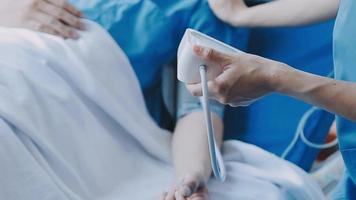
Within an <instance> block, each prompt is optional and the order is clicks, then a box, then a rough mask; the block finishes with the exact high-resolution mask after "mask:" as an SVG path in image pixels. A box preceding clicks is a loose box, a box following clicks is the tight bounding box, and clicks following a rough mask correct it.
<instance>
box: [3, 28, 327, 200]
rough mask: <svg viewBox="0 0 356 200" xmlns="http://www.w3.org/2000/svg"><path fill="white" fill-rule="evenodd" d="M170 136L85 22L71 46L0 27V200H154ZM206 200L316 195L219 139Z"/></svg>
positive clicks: (168, 170) (291, 175)
mask: <svg viewBox="0 0 356 200" xmlns="http://www.w3.org/2000/svg"><path fill="white" fill-rule="evenodd" d="M170 139H171V134H170V133H168V132H166V131H164V130H162V129H160V128H159V127H157V126H156V125H155V123H154V122H153V121H152V120H151V118H150V117H149V115H148V113H147V111H146V108H145V104H144V100H143V97H142V94H141V91H140V88H139V84H138V81H137V79H136V77H135V75H134V72H133V70H132V69H131V66H130V63H129V61H128V59H127V58H126V56H125V54H124V53H123V52H122V50H121V49H120V48H118V47H117V46H116V44H115V43H114V41H113V40H112V39H111V37H110V36H109V35H108V33H106V32H105V31H104V30H103V29H101V28H100V27H99V26H98V25H96V24H94V23H92V22H88V31H86V32H84V33H81V39H80V40H79V41H72V40H63V39H60V38H56V37H53V36H49V35H47V34H40V33H35V32H31V31H26V30H21V29H7V28H0V199H6V200H39V199H41V200H69V199H70V200H72V199H74V200H114V199H115V200H136V199H137V200H142V199H145V200H146V199H147V200H154V199H157V197H158V196H159V194H160V193H161V191H162V190H165V189H167V188H168V187H169V186H170V185H171V183H172V182H173V179H174V175H173V169H172V165H171V164H170V163H171V161H170ZM223 152H224V159H225V163H226V167H227V172H228V174H227V175H228V177H227V180H226V182H224V183H219V182H218V181H216V180H211V181H210V182H209V190H210V193H211V199H212V200H214V199H217V200H220V199H224V200H229V199H234V200H236V199H243V200H246V199H264V200H268V199H271V200H272V199H273V200H276V199H283V200H285V199H303V200H304V199H305V200H307V199H308V200H309V199H318V200H319V199H323V196H322V193H321V191H320V189H319V188H318V186H317V185H316V184H315V183H314V182H313V181H312V180H311V179H310V178H309V176H308V175H307V174H306V173H304V172H303V171H302V170H300V169H299V168H297V167H295V166H293V165H292V164H290V163H288V162H285V161H282V160H280V159H279V158H277V157H275V156H273V155H271V154H269V153H267V152H265V151H263V150H261V149H259V148H257V147H255V146H252V145H248V144H243V143H240V142H237V141H230V142H226V143H225V145H224V149H223Z"/></svg>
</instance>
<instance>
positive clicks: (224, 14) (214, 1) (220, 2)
mask: <svg viewBox="0 0 356 200" xmlns="http://www.w3.org/2000/svg"><path fill="white" fill-rule="evenodd" d="M208 1H209V5H210V8H211V9H212V10H213V12H214V14H215V15H216V16H217V17H218V18H219V19H221V20H222V21H224V22H226V23H228V24H230V25H232V26H241V25H243V22H242V21H243V14H244V13H245V11H247V10H248V7H247V6H246V4H245V3H244V1H243V0H208Z"/></svg>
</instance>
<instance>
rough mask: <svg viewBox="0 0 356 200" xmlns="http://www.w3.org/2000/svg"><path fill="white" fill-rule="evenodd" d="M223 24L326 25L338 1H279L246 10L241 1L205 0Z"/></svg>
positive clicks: (256, 25) (336, 8)
mask: <svg viewBox="0 0 356 200" xmlns="http://www.w3.org/2000/svg"><path fill="white" fill-rule="evenodd" d="M208 1H209V5H210V8H211V9H212V11H213V12H214V13H215V15H216V16H217V17H218V18H219V19H221V20H222V21H224V22H226V23H228V24H230V25H232V26H236V27H238V26H245V27H276V26H297V25H305V24H311V23H316V22H320V21H325V20H328V19H330V18H333V17H335V16H336V14H337V10H338V7H339V0H278V1H271V2H269V3H264V4H260V5H257V6H252V7H247V6H246V5H245V3H244V2H243V1H242V0H208Z"/></svg>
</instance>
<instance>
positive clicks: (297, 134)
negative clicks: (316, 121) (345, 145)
mask: <svg viewBox="0 0 356 200" xmlns="http://www.w3.org/2000/svg"><path fill="white" fill-rule="evenodd" d="M318 110H320V108H317V107H312V108H310V109H309V110H307V112H305V113H304V115H303V116H302V118H301V119H300V121H299V124H298V127H297V130H296V132H295V134H294V137H293V139H292V142H291V143H290V144H289V145H288V147H287V148H286V150H284V152H283V154H282V155H281V158H283V159H285V158H286V157H287V156H288V154H289V153H290V152H291V151H292V149H293V147H294V146H295V145H296V144H297V142H298V139H299V138H300V139H301V140H302V141H303V143H304V144H306V145H307V146H309V147H312V148H315V149H328V148H330V147H333V146H336V145H337V144H338V139H335V140H333V141H332V142H329V143H327V144H315V143H313V142H311V141H309V140H308V139H307V138H306V137H305V133H304V128H305V125H306V123H307V122H308V120H309V119H310V117H311V116H312V115H313V113H315V112H316V111H318Z"/></svg>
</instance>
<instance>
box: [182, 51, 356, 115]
mask: <svg viewBox="0 0 356 200" xmlns="http://www.w3.org/2000/svg"><path fill="white" fill-rule="evenodd" d="M193 48H194V51H195V53H196V54H197V55H198V56H201V57H202V58H203V59H205V60H207V61H210V62H216V64H218V65H220V67H221V68H222V69H223V72H222V74H220V75H219V76H218V77H216V78H215V79H213V80H211V81H209V82H208V87H209V94H210V95H211V96H212V97H213V98H215V99H217V100H218V101H220V102H221V103H224V104H230V105H231V104H233V105H236V106H246V105H249V104H250V103H252V102H253V101H255V100H257V99H258V98H261V97H263V96H264V95H267V94H269V93H271V92H278V93H281V94H285V95H288V96H291V97H294V98H296V99H300V100H302V101H305V102H307V103H310V104H313V105H315V106H318V107H321V108H324V109H326V110H328V111H330V112H332V113H335V114H337V115H340V116H342V117H345V118H347V119H349V120H351V121H354V122H356V109H355V107H356V101H355V99H356V83H353V82H346V81H340V80H334V79H330V78H325V77H321V76H317V75H314V74H310V73H307V72H303V71H300V70H296V69H294V68H292V67H290V66H288V65H286V64H283V63H279V62H276V61H272V60H269V59H265V58H262V57H259V56H255V55H251V54H247V53H243V52H241V53H236V54H234V55H227V54H222V53H220V52H217V51H215V50H213V49H209V48H204V47H200V46H194V47H193ZM350 67H352V66H350ZM187 88H188V90H190V92H191V93H192V94H193V95H195V96H201V95H202V91H201V86H200V84H194V85H188V86H187Z"/></svg>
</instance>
